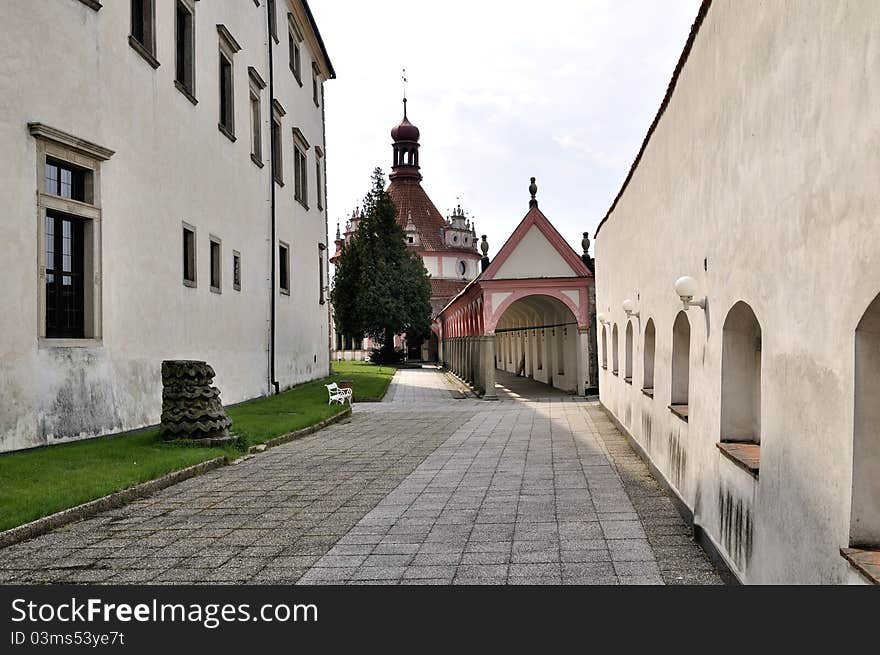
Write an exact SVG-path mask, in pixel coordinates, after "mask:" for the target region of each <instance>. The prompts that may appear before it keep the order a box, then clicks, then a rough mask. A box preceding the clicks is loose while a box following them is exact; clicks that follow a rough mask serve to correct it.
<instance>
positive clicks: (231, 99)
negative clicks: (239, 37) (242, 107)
mask: <svg viewBox="0 0 880 655" xmlns="http://www.w3.org/2000/svg"><path fill="white" fill-rule="evenodd" d="M217 32H218V34H219V37H220V38H219V49H220V68H219V76H220V79H219V82H220V97H219V101H220V107H219V109H220V120H219V122H218V123H217V127H218V128H219V130H220V131H221V132H222V133H223V134H225V135H226V136H227V137H228V138H229V139H230V140H231V141H235V66H234V64H233V61H234V55H235V53H236V52H238V51H239V50H241V46H240V45H238V41H236V40H235V38H234V37H233V36H232V34H230V33H229V30H227V29H226V26H225V25H217Z"/></svg>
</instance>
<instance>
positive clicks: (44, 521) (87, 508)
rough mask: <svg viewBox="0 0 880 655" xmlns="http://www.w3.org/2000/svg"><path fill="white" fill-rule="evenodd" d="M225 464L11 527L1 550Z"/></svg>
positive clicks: (175, 474) (209, 464)
mask: <svg viewBox="0 0 880 655" xmlns="http://www.w3.org/2000/svg"><path fill="white" fill-rule="evenodd" d="M228 463H229V459H228V458H227V457H226V456H222V457H215V458H214V459H209V460H208V461H206V462H200V463H198V464H194V465H193V466H189V467H187V468H185V469H181V470H180V471H172V472H171V473H166V474H165V475H163V476H161V477H158V478H156V479H154V480H148V481H146V482H141V483H140V484H136V485H134V486H133V487H129V488H128V489H123V490H122V491H116V492H114V493H112V494H109V495H107V496H103V497H101V498H96V499H95V500H90V501H89V502H87V503H83V504H82V505H77V506H76V507H69V508H68V509H63V510H61V511H60V512H56V513H54V514H50V515H49V516H44V517H42V518H39V519H36V520H35V521H31V522H30V523H25V524H24V525H19V526H17V527H14V528H10V529H9V530H5V531H3V532H0V548H5V547H7V546H12V545H13V544H17V543H19V542H22V541H26V540H28V539H33V538H34V537H39V536H40V535H42V534H46V533H47V532H50V531H52V530H54V529H55V528H60V527H61V526H63V525H67V524H68V523H73V522H74V521H81V520H83V519H87V518H91V517H92V516H95V515H97V514H100V513H101V512H105V511H107V510H109V509H116V508H117V507H122V506H123V505H127V504H128V503H130V502H132V501H133V500H138V499H139V498H144V497H146V496H149V495H150V494H153V493H155V492H157V491H160V490H162V489H164V488H166V487H170V486H171V485H173V484H177V483H178V482H183V481H184V480H188V479H190V478H194V477H195V476H197V475H202V474H203V473H207V472H208V471H213V470H214V469H216V468H220V467H221V466H226V465H227V464H228Z"/></svg>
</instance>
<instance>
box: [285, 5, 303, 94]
mask: <svg viewBox="0 0 880 655" xmlns="http://www.w3.org/2000/svg"><path fill="white" fill-rule="evenodd" d="M302 41H303V35H302V30H301V29H300V27H299V24H298V23H297V22H296V17H295V16H294V15H293V14H292V13H289V14H287V50H288V59H289V65H290V72H291V73H293V77H294V78H296V81H297V83H298V84H299V85H300V86H302V85H303V83H302V46H301V44H302Z"/></svg>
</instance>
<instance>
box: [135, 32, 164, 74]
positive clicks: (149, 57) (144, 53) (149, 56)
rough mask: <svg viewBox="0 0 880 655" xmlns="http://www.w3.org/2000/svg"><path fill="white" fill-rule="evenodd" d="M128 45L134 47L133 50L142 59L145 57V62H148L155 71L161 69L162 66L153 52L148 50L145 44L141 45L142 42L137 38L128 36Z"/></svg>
mask: <svg viewBox="0 0 880 655" xmlns="http://www.w3.org/2000/svg"><path fill="white" fill-rule="evenodd" d="M128 45H130V46H131V47H132V49H133V50H134V51H135V52H136V53H138V54H139V55H140V56H141V57H143V58H144V61H146V62H147V63H148V64H149V65H150V66H152V67H153V68H154V69H156V68H159V66H160V64H159V60H158V59H156V57H154V56H153V53H152V52H150V51H149V50H147V48H146V46H144V44H143V43H141V42H140V41H138V40H137V39H136V38H134V37H133V36H131V35H129V36H128Z"/></svg>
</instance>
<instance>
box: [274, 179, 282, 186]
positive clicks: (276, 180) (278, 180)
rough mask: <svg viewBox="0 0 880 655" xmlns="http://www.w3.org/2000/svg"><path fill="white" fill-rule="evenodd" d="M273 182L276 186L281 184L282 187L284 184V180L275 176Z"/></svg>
mask: <svg viewBox="0 0 880 655" xmlns="http://www.w3.org/2000/svg"><path fill="white" fill-rule="evenodd" d="M275 184H277V185H278V186H282V187H283V186H284V180H282V179H280V178H277V177H276V178H275Z"/></svg>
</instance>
